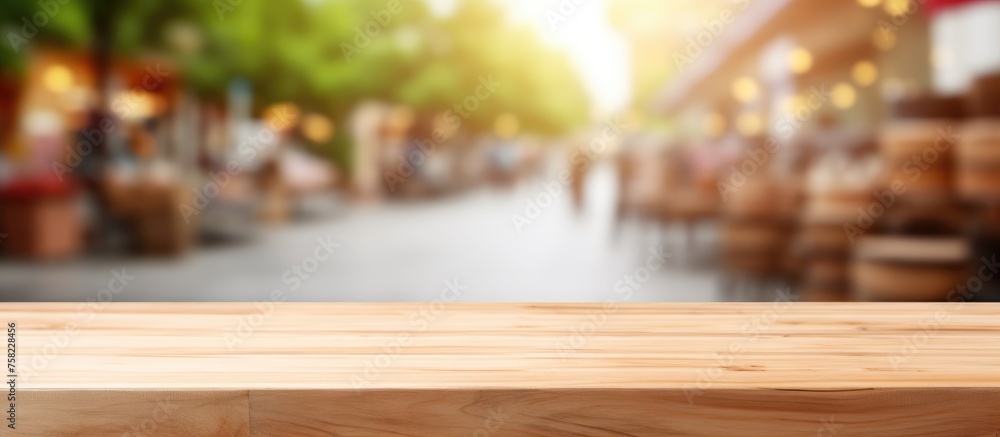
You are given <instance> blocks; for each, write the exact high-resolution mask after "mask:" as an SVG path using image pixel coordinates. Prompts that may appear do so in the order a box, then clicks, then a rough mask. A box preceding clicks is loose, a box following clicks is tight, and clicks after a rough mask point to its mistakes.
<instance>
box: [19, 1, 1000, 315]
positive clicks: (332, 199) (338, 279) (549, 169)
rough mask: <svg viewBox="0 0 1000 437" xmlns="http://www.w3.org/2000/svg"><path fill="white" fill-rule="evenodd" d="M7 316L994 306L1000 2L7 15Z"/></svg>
mask: <svg viewBox="0 0 1000 437" xmlns="http://www.w3.org/2000/svg"><path fill="white" fill-rule="evenodd" d="M0 30H2V32H3V39H4V41H3V43H2V44H0V46H2V47H0V62H2V64H0V300H4V301H81V302H82V301H90V302H108V301H268V300H270V301H283V300H289V301H428V300H437V299H441V300H445V301H452V300H459V301H553V302H556V301H608V300H613V301H619V302H622V301H634V302H643V301H734V300H735V301H742V300H750V301H753V300H763V301H769V300H775V299H797V300H803V301H844V300H860V301H941V300H949V301H1000V284H998V281H994V279H993V278H994V275H995V274H996V273H997V270H998V269H1000V265H997V263H996V261H995V260H996V258H995V253H996V248H997V247H1000V209H998V205H1000V202H998V201H1000V75H998V74H1000V49H998V48H997V44H996V42H997V41H1000V2H997V1H988V0H979V1H976V0H920V1H917V0H851V1H836V2H817V1H809V0H767V1H765V0H758V1H753V0H702V1H663V0H617V1H612V0H582V1H581V0H506V1H503V0H387V1H362V0H289V1H283V2H275V1H263V0H210V1H206V0H173V1H156V0H149V1H142V2H135V1H131V2H130V1H124V0H72V1H69V0H14V1H8V2H6V3H5V5H4V6H3V8H2V10H0Z"/></svg>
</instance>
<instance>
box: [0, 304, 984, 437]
mask: <svg viewBox="0 0 1000 437" xmlns="http://www.w3.org/2000/svg"><path fill="white" fill-rule="evenodd" d="M623 297H624V296H622V297H621V298H623ZM613 302H614V301H613V300H610V301H609V303H605V304H600V303H595V304H464V303H463V304H444V303H440V302H437V303H406V304H402V303H398V304H397V303H388V304H387V303H371V304H328V303H323V304H298V303H296V304H253V303H249V304H246V303H232V304H228V303H227V304H214V303H213V304H180V303H156V304H137V303H136V304H132V303H112V304H82V305H81V304H27V303H25V304H20V303H17V304H0V321H2V322H3V323H5V324H6V323H8V322H16V326H17V328H16V335H17V363H18V369H17V390H18V391H17V401H16V403H17V421H18V423H17V425H18V428H17V430H16V431H11V430H7V431H11V432H9V434H10V435H28V436H43V435H44V436H62V435H66V436H104V435H114V436H121V435H136V436H138V435H156V436H159V435H183V436H201V435H204V436H331V435H333V436H425V435H433V436H504V435H508V436H520V435H532V436H547V435H585V436H661V435H682V436H715V435H726V436H743V435H746V436H758V435H769V436H798V435H808V436H813V435H816V436H870V435H900V436H996V435H998V433H1000V305H994V304H962V303H951V304H948V303H928V304H905V303H899V304H874V303H816V304H813V303H789V302H787V301H786V300H785V299H784V298H782V297H781V296H775V301H774V302H769V303H747V304H621V303H613Z"/></svg>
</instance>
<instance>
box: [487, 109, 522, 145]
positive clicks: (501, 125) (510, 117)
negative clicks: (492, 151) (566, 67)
mask: <svg viewBox="0 0 1000 437" xmlns="http://www.w3.org/2000/svg"><path fill="white" fill-rule="evenodd" d="M520 130H521V121H520V120H518V119H517V117H516V116H514V114H511V113H504V114H501V115H500V116H499V117H497V119H496V120H495V121H494V122H493V133H495V134H496V136H497V137H499V138H501V139H504V140H507V139H511V138H513V137H514V135H517V133H518V132H519V131H520Z"/></svg>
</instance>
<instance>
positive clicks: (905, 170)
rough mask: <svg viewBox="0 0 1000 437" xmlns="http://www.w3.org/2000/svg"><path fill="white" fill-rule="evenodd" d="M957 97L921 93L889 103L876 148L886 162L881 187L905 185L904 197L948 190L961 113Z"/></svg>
mask: <svg viewBox="0 0 1000 437" xmlns="http://www.w3.org/2000/svg"><path fill="white" fill-rule="evenodd" d="M964 108H965V103H964V101H962V100H961V99H958V98H946V97H937V96H921V97H918V98H914V99H907V100H902V101H900V102H897V103H896V104H894V105H893V108H892V115H893V121H891V122H890V123H888V124H887V125H886V126H885V127H884V128H883V130H882V133H881V138H880V141H879V149H880V152H881V155H882V157H883V159H884V161H885V165H886V179H885V181H884V188H886V189H889V188H891V187H892V186H893V184H897V185H898V184H900V183H901V184H902V186H904V187H905V189H906V193H905V196H906V197H920V196H925V195H943V194H947V193H950V192H951V190H952V185H953V184H952V179H953V178H954V174H953V173H954V171H953V167H954V164H953V163H954V160H953V155H954V153H955V151H954V149H955V144H954V143H955V136H954V135H953V134H951V133H950V132H955V131H956V128H957V121H956V120H959V119H961V118H962V117H963V116H964V114H965V109H964Z"/></svg>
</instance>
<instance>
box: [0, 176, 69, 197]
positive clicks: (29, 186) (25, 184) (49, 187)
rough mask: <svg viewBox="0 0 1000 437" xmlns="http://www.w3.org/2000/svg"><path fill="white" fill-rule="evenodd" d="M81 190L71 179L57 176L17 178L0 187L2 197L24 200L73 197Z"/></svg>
mask: <svg viewBox="0 0 1000 437" xmlns="http://www.w3.org/2000/svg"><path fill="white" fill-rule="evenodd" d="M78 192H79V186H78V185H77V184H76V183H73V182H70V181H60V180H58V179H55V178H33V179H17V180H14V181H11V182H9V183H7V185H5V186H3V187H0V199H2V200H6V201H18V200H20V201H24V200H35V199H41V198H53V197H58V198H62V197H72V196H74V195H76V194H77V193H78Z"/></svg>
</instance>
